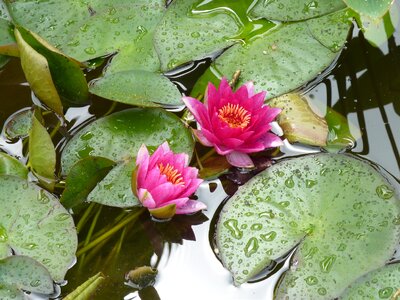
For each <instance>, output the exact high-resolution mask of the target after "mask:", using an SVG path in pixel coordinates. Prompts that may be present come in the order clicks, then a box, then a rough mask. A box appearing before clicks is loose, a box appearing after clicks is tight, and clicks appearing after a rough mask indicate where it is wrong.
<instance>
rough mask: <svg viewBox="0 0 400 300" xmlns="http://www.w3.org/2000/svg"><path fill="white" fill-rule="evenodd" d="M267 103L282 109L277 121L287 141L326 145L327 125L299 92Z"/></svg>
mask: <svg viewBox="0 0 400 300" xmlns="http://www.w3.org/2000/svg"><path fill="white" fill-rule="evenodd" d="M267 104H268V105H270V106H271V107H277V108H280V109H282V111H281V113H280V114H279V115H278V117H277V122H278V124H279V126H281V127H282V130H283V133H284V135H285V137H286V138H287V139H288V141H289V142H291V143H294V142H300V143H303V144H306V145H312V146H325V145H326V139H327V137H328V125H327V124H326V121H325V119H324V118H321V117H320V116H318V115H317V114H315V113H314V112H313V111H312V109H311V107H310V106H309V105H308V103H307V99H306V98H304V97H302V96H300V95H299V94H285V95H282V96H280V97H277V98H273V99H271V100H270V101H268V102H267Z"/></svg>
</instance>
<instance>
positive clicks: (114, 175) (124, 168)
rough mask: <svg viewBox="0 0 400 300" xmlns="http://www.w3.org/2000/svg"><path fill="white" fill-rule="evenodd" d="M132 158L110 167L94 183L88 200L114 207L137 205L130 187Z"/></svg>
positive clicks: (133, 163)
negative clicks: (107, 171)
mask: <svg viewBox="0 0 400 300" xmlns="http://www.w3.org/2000/svg"><path fill="white" fill-rule="evenodd" d="M134 168H135V162H134V160H128V161H126V162H121V163H120V164H118V165H117V166H116V167H115V168H114V169H112V170H111V171H110V172H109V173H108V174H107V176H105V178H104V179H103V180H102V181H101V182H100V183H98V184H97V185H96V187H95V188H94V189H93V190H92V191H91V192H90V194H89V195H88V197H87V200H88V201H91V202H96V203H100V204H103V205H108V206H114V207H130V206H135V205H139V204H140V202H139V200H138V199H137V198H136V197H135V196H134V195H133V193H132V188H131V180H132V171H133V169H134Z"/></svg>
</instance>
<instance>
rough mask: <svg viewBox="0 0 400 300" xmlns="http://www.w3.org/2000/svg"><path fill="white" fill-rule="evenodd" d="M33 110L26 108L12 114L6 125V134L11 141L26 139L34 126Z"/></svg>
mask: <svg viewBox="0 0 400 300" xmlns="http://www.w3.org/2000/svg"><path fill="white" fill-rule="evenodd" d="M32 115H33V112H32V109H30V108H25V109H22V110H20V111H17V112H15V113H14V114H12V115H11V116H10V117H9V118H8V119H7V121H6V123H5V125H4V133H5V134H6V136H7V138H9V139H16V138H25V137H26V136H28V135H29V130H30V129H31V126H32Z"/></svg>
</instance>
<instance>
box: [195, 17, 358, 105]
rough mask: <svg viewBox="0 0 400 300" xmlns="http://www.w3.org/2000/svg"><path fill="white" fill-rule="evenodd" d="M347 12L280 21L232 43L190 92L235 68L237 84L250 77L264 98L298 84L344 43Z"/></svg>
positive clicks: (329, 60)
mask: <svg viewBox="0 0 400 300" xmlns="http://www.w3.org/2000/svg"><path fill="white" fill-rule="evenodd" d="M347 13H348V10H341V11H338V12H335V13H332V14H329V15H324V16H322V17H319V18H314V19H310V20H308V21H303V22H294V23H288V24H282V25H280V26H279V27H278V28H276V29H274V30H271V31H269V32H267V33H266V34H265V35H264V36H262V37H260V38H258V39H255V40H254V41H251V42H249V43H247V44H246V45H244V46H243V45H240V44H238V45H234V46H232V47H231V48H229V49H228V50H227V51H225V52H224V53H223V54H222V55H221V56H220V57H218V58H217V59H216V60H215V62H214V63H213V64H212V65H211V67H210V69H208V71H206V72H205V73H204V74H203V75H202V76H201V77H200V79H199V80H198V82H197V83H196V85H195V87H194V89H193V91H192V94H193V95H196V94H199V93H201V91H203V93H204V90H205V88H206V85H205V83H207V82H208V81H211V82H213V83H214V84H216V83H217V82H219V80H220V78H221V77H222V76H226V77H228V78H230V77H231V76H232V74H234V73H235V71H237V70H241V76H240V79H239V82H238V84H243V83H244V82H247V81H251V80H252V81H254V84H255V86H256V89H257V88H258V89H262V90H267V91H268V94H267V98H273V97H276V96H279V95H281V94H285V93H288V92H290V91H292V90H294V89H296V88H299V87H301V86H302V85H303V84H305V83H307V82H308V81H310V80H312V79H314V78H315V77H316V76H317V75H318V74H320V73H321V72H322V71H323V70H324V69H326V68H327V67H328V66H329V65H330V64H331V63H332V61H333V60H334V59H335V57H336V56H337V52H338V51H339V50H340V49H341V48H342V47H343V45H344V44H345V42H346V38H347V35H348V32H349V29H350V26H351V23H350V22H349V20H348V18H347Z"/></svg>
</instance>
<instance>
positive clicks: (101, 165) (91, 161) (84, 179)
mask: <svg viewBox="0 0 400 300" xmlns="http://www.w3.org/2000/svg"><path fill="white" fill-rule="evenodd" d="M114 164H115V163H114V162H113V161H112V160H109V159H107V158H104V157H92V156H90V157H86V158H84V159H81V160H79V161H78V162H77V163H76V164H74V165H73V166H72V168H71V171H70V172H69V174H68V177H67V179H66V181H65V190H64V192H63V194H62V196H61V199H60V201H61V203H62V204H63V205H64V207H66V208H73V207H74V206H77V205H79V204H81V203H83V202H84V201H86V198H87V196H88V195H89V193H90V192H91V191H92V190H93V188H94V187H95V186H96V185H97V183H98V182H99V181H101V180H102V179H103V178H104V177H105V176H106V175H107V173H108V172H109V171H110V170H111V169H112V167H113V166H114Z"/></svg>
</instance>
